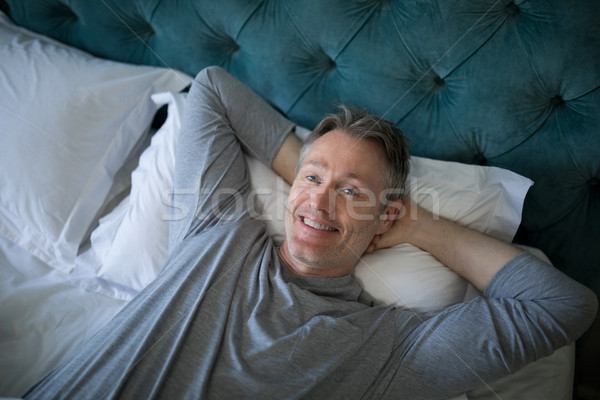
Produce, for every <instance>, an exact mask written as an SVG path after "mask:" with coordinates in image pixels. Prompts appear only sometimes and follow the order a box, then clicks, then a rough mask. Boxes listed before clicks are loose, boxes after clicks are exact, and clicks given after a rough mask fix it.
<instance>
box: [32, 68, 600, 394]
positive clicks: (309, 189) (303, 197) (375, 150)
mask: <svg viewBox="0 0 600 400" xmlns="http://www.w3.org/2000/svg"><path fill="white" fill-rule="evenodd" d="M185 114H186V115H185V118H184V121H183V124H182V130H181V133H180V136H179V139H178V140H179V142H178V149H177V152H176V172H175V174H176V175H175V186H176V188H175V197H174V198H173V204H174V205H176V210H175V211H176V213H175V214H174V216H173V217H174V218H175V219H177V217H181V218H180V219H179V220H177V221H174V222H173V224H172V227H171V228H172V229H171V235H170V245H171V246H170V249H171V251H170V257H169V259H168V261H167V263H166V265H165V267H164V268H163V270H162V271H161V273H160V274H159V276H158V277H157V278H156V280H155V281H154V282H153V283H151V284H150V285H149V286H148V287H147V288H146V289H144V290H143V291H142V292H141V293H140V294H139V295H138V296H137V297H136V298H135V299H133V300H132V301H131V302H130V303H129V304H128V305H127V306H126V307H125V308H124V309H123V310H122V312H120V313H119V314H118V315H117V316H116V317H115V318H114V319H113V320H112V321H111V322H110V323H109V324H108V325H107V326H106V327H104V328H103V329H101V330H100V332H99V333H98V334H97V335H95V336H94V337H93V338H92V339H91V340H90V341H89V342H88V343H87V344H85V345H84V346H83V348H81V349H80V350H79V351H78V352H77V354H75V355H74V356H73V357H72V358H71V359H70V360H68V361H67V362H65V363H63V364H62V365H61V366H59V367H58V368H57V369H56V370H54V371H53V372H51V373H50V374H49V375H48V376H46V377H45V378H44V379H43V380H42V381H40V382H39V383H38V384H37V385H36V386H35V387H34V388H32V390H30V392H29V393H28V396H30V397H32V398H34V397H43V398H52V397H63V398H105V397H113V396H115V397H116V396H123V397H127V398H150V397H154V396H158V397H161V398H183V397H185V398H213V399H219V400H222V399H229V398H231V399H241V398H248V399H283V398H309V399H335V398H340V399H342V398H343V399H348V398H380V397H384V398H391V399H399V398H406V399H418V398H440V397H451V396H453V395H457V394H460V393H462V392H465V391H466V390H468V389H469V388H473V387H476V386H481V385H482V384H483V383H484V382H489V381H490V380H494V379H497V378H499V377H501V376H503V375H507V374H509V373H512V372H514V371H516V370H517V369H519V368H521V367H522V366H524V365H525V364H527V363H529V362H531V361H533V360H535V359H537V358H540V357H543V356H546V355H549V354H551V353H552V352H553V351H554V350H555V349H557V348H559V347H561V346H563V345H566V344H568V343H570V342H572V341H573V340H575V339H577V338H578V337H579V335H581V334H582V333H583V332H584V331H585V330H586V328H587V327H588V325H589V324H590V323H591V321H592V320H593V318H594V315H595V313H596V308H597V300H596V298H595V296H594V295H593V294H592V292H591V291H589V290H588V289H586V288H585V287H583V286H581V285H579V284H577V283H576V282H574V281H572V280H570V279H569V278H567V277H566V276H564V275H563V274H561V273H560V272H558V271H557V270H555V269H553V268H552V267H551V266H549V265H547V264H545V263H543V262H542V261H540V260H538V259H537V258H534V257H533V256H531V255H529V254H527V253H523V252H522V251H521V250H519V249H517V248H515V247H512V246H511V245H508V244H505V243H502V242H499V241H497V240H495V239H492V238H490V237H487V236H484V235H482V234H480V233H477V232H474V231H471V230H468V229H465V228H462V227H460V226H457V225H455V224H453V223H451V222H448V221H443V220H435V219H434V218H433V217H432V216H431V215H429V214H428V213H426V212H425V211H423V210H420V209H419V210H418V213H417V218H416V219H415V218H411V217H410V215H411V210H409V208H410V205H408V204H407V205H405V207H406V208H405V209H404V210H406V211H407V212H405V213H400V215H399V218H398V220H397V221H395V222H394V220H395V219H396V216H397V214H398V209H399V207H400V205H401V202H400V200H399V199H398V198H399V196H400V191H399V190H397V189H400V188H402V187H403V184H404V180H405V178H406V174H407V169H408V154H407V150H406V146H405V143H404V140H403V139H402V137H401V135H400V134H399V133H398V132H396V131H395V130H394V128H392V127H391V125H388V124H387V123H384V122H382V121H379V120H377V119H376V118H374V117H371V116H368V115H367V116H364V115H360V113H359V114H352V113H350V112H349V111H347V110H346V111H345V112H343V113H342V114H341V115H340V116H338V117H332V118H328V119H326V120H325V121H324V122H323V123H322V124H321V125H320V126H319V127H318V128H317V129H316V130H315V132H314V133H313V137H312V138H311V139H312V142H313V143H312V145H311V146H310V147H308V148H307V149H305V151H303V152H302V157H301V161H300V164H299V169H298V172H297V174H294V167H295V164H296V161H297V160H298V154H299V148H300V145H299V143H298V141H297V140H296V139H295V138H294V136H293V135H289V134H290V132H292V131H293V129H294V126H293V124H292V123H290V122H289V121H288V120H286V119H284V118H283V117H282V116H281V115H279V114H278V113H276V112H275V111H274V110H273V109H271V108H270V107H269V106H268V105H267V104H266V103H265V102H263V101H262V100H261V99H260V98H258V97H257V96H256V95H255V94H254V93H252V92H251V91H250V90H249V89H248V88H246V87H245V86H243V85H242V84H241V83H240V82H238V81H237V80H235V79H234V78H232V77H231V76H229V75H228V74H227V73H226V72H225V71H224V70H222V69H220V68H210V69H207V70H204V71H202V72H201V73H200V74H199V75H198V76H197V78H196V80H195V82H194V84H193V86H192V89H191V91H190V93H189V96H188V100H187V105H186V113H185ZM242 149H244V150H245V151H247V152H250V153H252V154H254V155H256V156H258V157H260V158H261V159H262V160H263V161H264V162H266V163H268V165H272V167H273V169H274V170H275V171H276V172H278V173H279V174H280V175H282V176H283V177H284V178H286V179H288V180H290V181H293V186H292V189H291V192H290V196H289V200H288V205H289V207H288V212H287V215H286V231H287V235H286V236H287V238H286V241H285V242H284V243H283V245H282V246H281V247H280V248H276V247H275V246H274V244H273V242H272V241H271V239H270V238H269V237H268V235H267V233H266V230H265V225H264V223H263V222H261V221H256V220H253V219H252V218H251V212H250V211H249V210H247V209H246V201H247V199H248V192H249V183H248V172H247V170H246V166H245V162H244V158H243V155H242ZM388 188H394V190H387V189H388ZM381 193H385V194H387V195H388V197H387V198H386V197H385V196H381ZM412 211H415V210H414V209H413V210H412ZM400 242H410V243H413V244H415V245H416V246H419V247H421V248H423V249H425V250H427V251H429V252H431V253H432V254H433V255H434V256H435V257H437V258H438V259H440V260H441V261H442V262H443V263H444V264H446V265H447V266H448V267H450V268H451V269H453V270H454V271H456V272H457V273H459V274H461V275H462V276H464V277H465V278H466V279H468V280H469V281H470V282H472V283H473V284H474V285H475V286H476V287H477V288H479V289H480V290H481V291H482V292H483V294H484V295H483V297H479V298H476V299H474V300H472V301H470V302H468V303H464V304H458V305H456V306H453V307H450V308H449V309H447V310H445V311H443V312H441V313H439V314H437V315H427V316H425V315H416V314H414V313H411V312H409V311H406V310H399V309H394V308H392V307H372V306H371V304H370V301H369V296H368V295H367V294H366V293H364V292H363V291H362V290H361V288H360V287H359V285H358V284H357V283H356V282H354V281H353V279H352V278H351V275H350V273H351V271H352V269H353V268H354V266H355V264H356V263H357V261H358V260H359V257H360V256H361V254H363V253H364V252H365V251H366V250H369V251H371V250H373V249H375V248H380V247H386V246H391V245H394V244H396V243H400ZM124 268H126V266H124Z"/></svg>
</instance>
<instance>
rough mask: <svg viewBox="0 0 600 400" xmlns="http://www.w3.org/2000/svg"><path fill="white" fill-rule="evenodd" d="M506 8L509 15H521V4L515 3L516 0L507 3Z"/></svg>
mask: <svg viewBox="0 0 600 400" xmlns="http://www.w3.org/2000/svg"><path fill="white" fill-rule="evenodd" d="M505 10H506V14H508V15H509V16H513V17H514V16H517V15H519V13H520V12H521V9H520V8H519V6H518V5H517V4H515V2H514V1H513V2H511V3H508V4H507V5H506V8H505Z"/></svg>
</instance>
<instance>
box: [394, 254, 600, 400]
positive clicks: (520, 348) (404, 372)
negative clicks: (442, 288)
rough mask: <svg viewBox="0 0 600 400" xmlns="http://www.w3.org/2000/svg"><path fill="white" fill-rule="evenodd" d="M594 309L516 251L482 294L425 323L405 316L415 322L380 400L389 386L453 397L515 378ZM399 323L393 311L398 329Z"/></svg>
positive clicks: (586, 295) (573, 288) (588, 297)
mask: <svg viewBox="0 0 600 400" xmlns="http://www.w3.org/2000/svg"><path fill="white" fill-rule="evenodd" d="M597 307H598V303H597V299H596V297H595V295H594V293H593V292H592V291H591V290H589V289H588V288H586V287H585V286H583V285H580V284H579V283H577V282H575V281H574V280H572V279H570V278H568V277H567V276H566V275H564V274H563V273H561V272H560V271H558V270H556V269H555V268H553V267H552V266H550V265H548V264H546V263H545V262H543V261H542V260H540V259H538V258H536V257H535V256H533V255H531V254H529V253H522V254H520V255H519V256H517V257H515V258H514V259H513V260H511V261H510V262H509V263H508V264H507V265H506V266H504V268H503V269H501V270H500V271H499V272H498V273H497V274H496V276H495V277H494V278H493V279H492V281H491V282H490V284H489V285H488V287H487V288H486V290H485V292H484V294H483V296H482V297H477V298H475V299H472V300H471V301H469V302H467V303H462V304H458V305H455V306H453V307H450V308H448V309H446V310H444V311H443V312H441V313H440V314H437V315H435V316H432V317H430V318H426V317H419V316H415V315H411V316H410V317H411V319H413V322H414V318H417V319H421V320H420V321H419V323H418V324H417V325H416V327H415V328H414V329H412V330H411V332H410V333H409V334H408V335H405V336H402V335H400V338H399V342H398V346H397V348H396V351H395V352H394V354H393V355H392V359H391V361H390V369H389V370H388V376H387V384H386V385H385V387H386V390H385V392H386V395H388V396H391V398H393V393H394V390H396V389H395V388H398V390H400V388H403V389H402V390H405V391H406V390H409V391H414V393H419V394H421V395H424V396H425V397H426V395H430V396H433V397H435V396H441V395H445V396H448V395H458V394H460V393H464V392H465V391H467V390H469V389H472V388H474V387H478V386H482V385H484V384H485V383H486V382H491V381H493V380H496V379H498V378H500V377H502V376H506V375H508V374H511V373H514V372H516V371H517V370H518V369H520V368H522V367H524V366H525V365H526V364H528V363H530V362H532V361H535V360H536V359H539V358H541V357H544V356H548V355H550V354H552V352H553V351H555V350H556V349H558V348H560V347H562V346H564V345H566V344H569V343H571V342H572V341H574V340H576V339H577V338H578V337H579V336H581V335H582V334H583V333H584V331H585V330H586V329H587V328H588V327H589V326H590V324H591V323H592V321H593V319H594V317H595V315H596V312H597ZM405 319H406V315H403V313H399V316H398V324H399V326H400V325H402V324H403V323H404V324H406V323H405V322H402V321H404V320H405ZM400 331H401V330H400ZM392 365H393V367H391V366H392ZM384 397H386V396H384Z"/></svg>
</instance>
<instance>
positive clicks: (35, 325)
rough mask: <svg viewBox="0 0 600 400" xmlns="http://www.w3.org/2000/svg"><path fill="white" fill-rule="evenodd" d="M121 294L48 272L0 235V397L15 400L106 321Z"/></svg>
mask: <svg viewBox="0 0 600 400" xmlns="http://www.w3.org/2000/svg"><path fill="white" fill-rule="evenodd" d="M101 293H105V294H101ZM110 293H112V294H113V295H114V296H113V297H111V296H109V295H107V294H110ZM127 295H128V293H126V292H125V293H123V292H120V289H119V288H118V287H111V285H109V284H107V283H106V282H102V281H100V280H98V279H97V278H95V277H93V276H91V275H89V274H87V273H86V272H85V270H83V269H77V268H76V269H75V271H74V272H73V273H72V274H65V273H63V272H61V271H58V270H56V269H54V268H50V267H48V266H47V265H46V264H44V263H43V262H42V261H40V260H39V259H37V258H35V257H33V256H31V255H30V254H29V253H27V252H26V251H24V250H22V249H21V248H19V247H17V246H15V245H14V244H12V243H11V242H10V241H9V240H7V239H6V238H4V237H2V236H0V397H18V396H21V395H22V394H23V393H24V392H25V391H26V390H27V389H28V388H29V387H30V386H31V385H32V384H33V383H35V382H36V381H37V380H38V379H40V378H41V377H43V376H44V375H45V374H46V373H47V372H49V371H50V370H52V369H53V368H54V367H55V366H56V365H58V364H59V363H60V362H61V361H62V360H64V359H65V358H66V357H68V356H69V355H70V354H71V353H72V352H73V351H74V350H75V349H77V348H78V347H79V346H81V345H82V344H83V343H84V342H85V341H86V340H87V339H88V338H90V337H91V336H92V335H93V334H94V333H95V332H96V331H97V330H98V329H99V328H100V327H102V326H103V325H104V324H105V323H106V322H108V321H109V320H110V319H111V318H112V317H113V316H114V315H115V314H116V313H117V312H118V311H119V310H120V309H121V308H122V307H123V306H124V305H125V303H126V300H123V298H126V297H127ZM119 297H121V298H119Z"/></svg>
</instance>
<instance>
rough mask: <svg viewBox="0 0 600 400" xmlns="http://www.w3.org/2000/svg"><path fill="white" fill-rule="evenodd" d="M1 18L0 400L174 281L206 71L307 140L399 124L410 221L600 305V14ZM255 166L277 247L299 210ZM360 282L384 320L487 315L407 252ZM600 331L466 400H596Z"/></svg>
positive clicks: (409, 5) (262, 210) (365, 7)
mask: <svg viewBox="0 0 600 400" xmlns="http://www.w3.org/2000/svg"><path fill="white" fill-rule="evenodd" d="M0 10H2V14H0V53H2V54H1V57H0V59H2V62H1V63H0V86H1V87H2V90H3V96H2V99H1V100H0V126H1V128H2V139H1V140H2V144H1V146H0V154H1V155H0V159H1V160H2V163H3V168H2V170H1V171H0V175H1V182H2V187H1V188H0V278H1V279H0V321H1V322H0V376H1V379H0V397H18V396H20V395H21V394H23V392H24V391H25V390H26V389H27V388H28V387H29V386H30V385H32V384H33V383H35V382H36V381H37V380H38V379H39V378H41V377H42V376H43V375H44V374H45V373H47V372H48V371H50V370H51V369H52V368H53V367H54V366H56V365H57V364H58V363H60V362H61V361H62V360H64V359H65V358H66V357H68V356H69V355H70V354H72V353H73V352H74V351H75V350H76V349H77V348H78V347H79V346H80V345H81V344H82V343H83V342H85V341H86V340H87V339H88V338H90V337H91V336H92V335H93V334H94V332H96V331H97V330H98V329H99V328H100V327H101V326H103V325H104V324H105V323H106V322H107V321H108V320H109V319H110V318H112V316H114V315H115V314H116V313H117V312H118V311H119V310H120V309H121V308H122V307H123V306H124V305H125V304H126V303H127V301H129V300H130V299H131V298H132V297H133V296H135V295H136V294H137V293H138V292H139V291H140V290H142V289H143V288H144V287H145V286H146V285H147V284H148V283H149V282H151V281H152V279H153V278H154V277H155V276H156V274H157V272H158V271H159V270H160V268H161V266H162V263H163V262H164V259H165V258H166V251H167V250H166V249H167V242H168V222H169V218H171V217H170V216H171V215H172V214H171V213H170V212H169V211H170V210H171V211H172V209H176V208H177V204H173V203H171V202H170V201H169V198H170V197H169V194H170V191H171V189H172V171H173V164H174V159H173V158H174V155H173V149H174V146H175V144H176V141H177V134H178V131H179V127H180V118H181V115H182V113H183V111H184V109H185V101H186V94H185V90H184V89H185V88H186V87H187V86H188V85H189V83H190V81H191V79H192V77H193V76H194V75H195V74H196V73H197V72H199V71H200V70H201V69H202V68H204V67H206V66H209V65H220V66H223V67H224V68H226V69H227V70H228V71H230V72H231V73H232V74H233V75H234V76H236V77H237V78H239V79H240V80H242V81H243V82H244V83H246V84H247V85H248V86H250V87H251V88H252V89H253V90H255V91H256V92H257V93H259V94H260V95H261V96H262V97H264V98H265V99H266V100H267V101H268V102H269V103H270V104H272V105H273V106H274V107H276V108H277V109H278V110H280V111H281V112H282V113H283V114H285V115H286V116H287V117H288V118H290V119H291V120H293V121H294V122H295V123H297V124H298V128H297V130H296V133H297V135H298V136H299V137H300V138H303V137H305V135H306V134H307V132H308V130H310V129H311V128H312V127H314V126H315V125H316V123H317V122H318V121H319V120H320V119H321V118H322V117H323V116H324V115H325V114H326V113H328V112H331V111H332V110H333V108H334V106H335V104H337V103H349V104H353V105H356V106H360V107H364V108H367V109H368V110H369V111H371V112H373V113H375V114H378V115H380V116H382V117H383V118H386V119H388V120H390V121H393V122H394V123H396V124H397V125H398V127H400V128H401V129H402V130H403V131H404V132H405V134H406V135H407V137H408V138H409V139H410V143H411V151H412V154H413V157H412V159H411V165H412V171H411V175H410V178H409V193H410V197H411V199H412V200H413V201H415V202H417V203H419V204H420V205H422V206H423V207H426V208H429V209H430V210H432V211H434V212H436V213H439V215H442V216H444V217H447V218H451V219H454V220H457V221H459V222H460V223H462V224H465V225H468V226H471V227H473V228H475V229H478V230H481V231H484V232H486V233H489V234H491V235H494V236H496V237H499V238H501V239H503V240H507V241H515V242H517V243H519V244H521V245H523V246H524V247H526V248H527V249H528V250H529V251H531V252H533V253H534V254H536V255H538V256H539V257H542V258H547V259H549V261H550V262H552V263H553V264H554V265H555V266H556V267H558V268H559V269H561V270H562V271H564V272H565V273H567V274H568V275H570V276H572V277H573V278H575V279H576V280H579V281H580V282H582V283H584V284H586V285H587V286H589V287H591V288H592V289H594V290H595V291H596V293H600V275H599V272H598V271H599V270H600V268H598V265H600V228H599V226H598V224H597V221H598V220H599V217H600V185H599V184H598V182H599V179H600V137H599V136H598V132H599V131H600V129H599V128H600V120H599V119H598V118H599V117H598V116H600V98H599V95H600V89H599V88H600V68H598V65H599V64H600V54H599V52H598V43H599V40H600V26H599V25H598V22H597V21H599V20H600V5H599V4H597V2H594V1H582V2H578V4H577V6H576V7H575V6H573V5H571V4H568V2H559V1H550V0H549V1H546V2H527V1H524V2H510V1H500V0H496V1H475V2H473V1H470V2H463V1H433V0H429V1H405V2H399V1H344V2H342V1H327V2H325V1H276V2H267V1H234V0H229V1H221V2H212V1H201V0H192V1H179V2H173V1H158V0H156V1H149V0H146V1H142V0H140V1H131V0H129V1H121V2H117V1H109V0H98V1H64V0H63V1H59V0H47V1H29V0H28V1H23V0H20V1H13V0H9V1H1V2H0ZM247 164H248V168H249V171H250V178H251V183H252V188H253V193H254V198H255V205H256V215H257V218H261V219H264V220H266V221H267V225H268V228H269V230H270V232H271V234H272V237H273V238H274V240H275V241H279V240H281V238H282V234H283V227H282V213H283V202H284V200H285V196H286V193H287V190H288V189H289V188H288V187H287V186H286V185H285V183H284V182H283V181H282V180H280V179H278V178H277V177H276V176H274V175H273V173H272V172H270V170H268V168H266V167H264V166H263V165H261V164H260V163H259V162H258V161H256V160H254V159H252V158H250V157H248V158H247ZM390 266H393V268H390ZM355 276H356V278H357V280H358V281H359V282H361V284H362V285H363V286H364V287H365V289H366V290H368V291H369V292H370V293H371V294H372V295H373V296H374V297H375V298H376V300H377V301H378V302H381V303H385V304H394V305H396V306H398V307H407V308H410V309H412V310H414V311H415V312H428V311H437V310H441V309H443V308H445V307H447V306H449V305H451V304H455V303H457V302H460V301H464V300H466V299H468V298H470V297H471V296H477V295H478V293H477V292H476V290H475V289H473V288H472V287H471V286H470V285H469V284H467V283H466V282H464V281H463V280H462V279H461V278H459V277H458V276H456V275H454V274H453V273H451V272H450V271H449V270H447V269H446V268H445V267H444V266H443V265H441V264H439V262H437V260H435V259H434V258H433V257H431V256H430V255H428V254H427V253H424V252H422V251H420V250H418V249H416V248H412V247H410V246H406V245H401V246H397V247H395V248H392V249H389V250H382V251H380V252H376V253H374V254H372V255H369V256H365V257H363V260H362V261H361V264H360V265H359V266H358V267H357V270H356V273H355ZM597 325H598V324H596V326H597ZM596 326H594V327H592V328H591V331H590V333H588V335H587V336H585V337H584V338H583V339H582V343H577V345H575V344H572V345H570V346H567V347H564V348H562V349H559V350H558V351H556V352H555V353H554V354H553V355H552V356H549V357H546V358H544V359H541V360H539V361H536V362H535V363H533V364H531V365H529V366H528V367H526V368H524V369H523V370H521V371H519V372H518V373H516V374H514V375H511V376H509V377H506V378H504V379H502V380H500V381H497V382H481V387H479V388H475V389H473V390H472V391H470V392H467V393H465V394H464V395H463V396H461V398H463V399H464V398H469V399H497V398H502V399H521V398H532V399H570V398H573V396H579V398H593V396H594V391H593V390H594V389H593V387H591V386H589V385H590V382H589V381H586V380H585V378H586V376H589V374H588V372H587V371H590V368H593V364H586V362H589V361H586V360H590V359H593V358H594V353H593V352H590V351H589V349H594V348H597V343H598V339H597V336H594V335H593V332H594V329H598V328H597V327H596ZM576 353H577V354H576ZM576 365H577V367H576ZM576 372H577V376H576ZM574 388H575V390H573V389H574ZM586 396H589V397H586Z"/></svg>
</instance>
